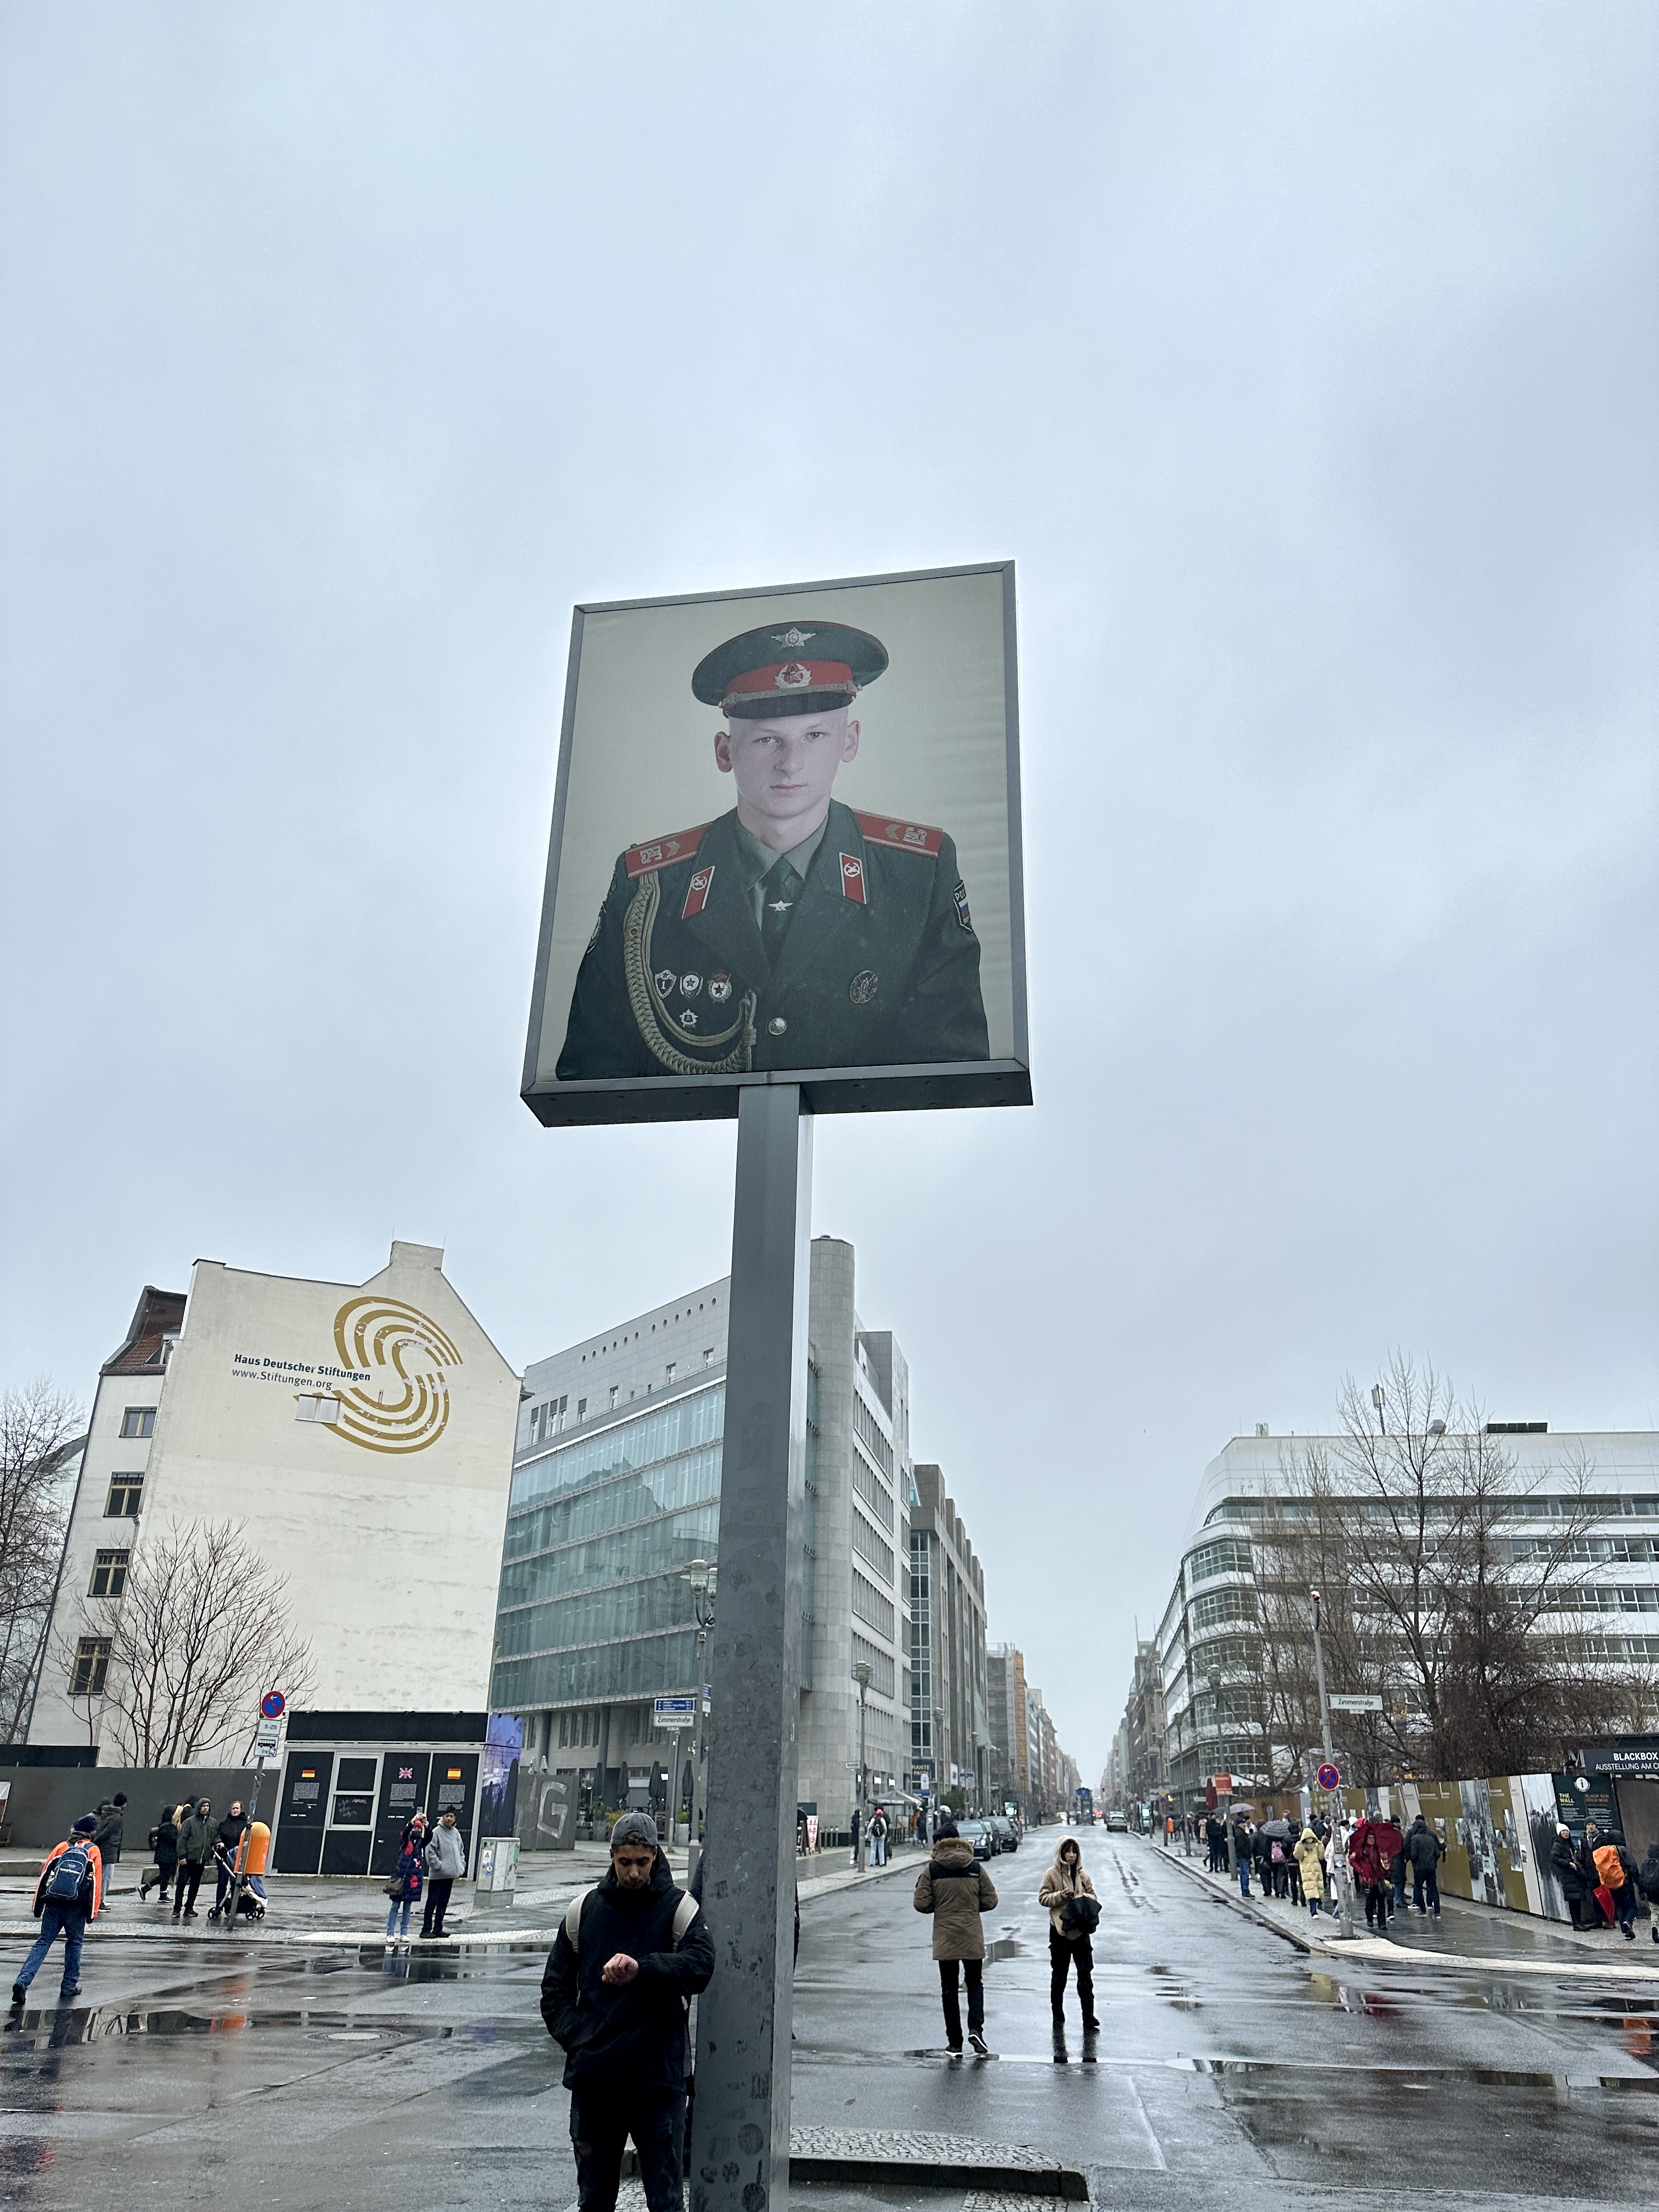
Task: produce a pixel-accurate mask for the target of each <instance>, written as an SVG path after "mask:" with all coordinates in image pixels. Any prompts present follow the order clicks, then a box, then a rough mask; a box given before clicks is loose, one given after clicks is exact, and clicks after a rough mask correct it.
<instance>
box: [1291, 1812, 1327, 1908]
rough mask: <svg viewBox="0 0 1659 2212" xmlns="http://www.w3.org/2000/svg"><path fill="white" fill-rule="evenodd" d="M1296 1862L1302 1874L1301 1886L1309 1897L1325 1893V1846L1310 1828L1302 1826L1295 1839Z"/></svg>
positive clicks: (1320, 1896)
mask: <svg viewBox="0 0 1659 2212" xmlns="http://www.w3.org/2000/svg"><path fill="white" fill-rule="evenodd" d="M1296 1863H1297V1867H1298V1869H1300V1871H1301V1875H1302V1887H1303V1890H1304V1893H1306V1895H1308V1896H1309V1897H1310V1898H1322V1897H1323V1896H1324V1894H1325V1846H1324V1844H1322V1843H1321V1842H1320V1840H1319V1838H1318V1837H1317V1836H1316V1835H1315V1833H1314V1832H1313V1830H1312V1829H1311V1828H1304V1830H1303V1831H1302V1833H1301V1834H1300V1835H1299V1836H1298V1837H1297V1839H1296Z"/></svg>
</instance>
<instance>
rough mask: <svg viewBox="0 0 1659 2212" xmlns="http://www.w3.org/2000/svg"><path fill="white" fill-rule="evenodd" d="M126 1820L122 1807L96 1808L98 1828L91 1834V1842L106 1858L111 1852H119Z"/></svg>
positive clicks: (107, 1806) (105, 1806)
mask: <svg viewBox="0 0 1659 2212" xmlns="http://www.w3.org/2000/svg"><path fill="white" fill-rule="evenodd" d="M126 1818H127V1816H126V1808H125V1806H124V1805H100V1807H99V1808H98V1826H96V1827H95V1828H94V1830H93V1832H92V1840H93V1842H94V1844H97V1846H98V1848H99V1850H100V1852H101V1853H103V1855H104V1856H105V1857H108V1856H109V1854H110V1853H111V1852H112V1851H118V1850H120V1848H121V1836H122V1832H123V1831H124V1830H125V1826H126Z"/></svg>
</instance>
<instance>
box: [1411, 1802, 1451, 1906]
mask: <svg viewBox="0 0 1659 2212" xmlns="http://www.w3.org/2000/svg"><path fill="white" fill-rule="evenodd" d="M1445 1856H1446V1846H1445V1845H1444V1844H1443V1843H1442V1842H1441V1840H1440V1838H1439V1837H1438V1836H1437V1835H1436V1833H1435V1832H1434V1830H1433V1829H1432V1828H1431V1826H1429V1824H1428V1822H1427V1821H1426V1820H1425V1819H1424V1817H1423V1815H1422V1814H1420V1813H1419V1814H1418V1816H1417V1818H1416V1819H1415V1820H1413V1822H1412V1825H1411V1832H1410V1833H1409V1834H1408V1835H1407V1838H1406V1859H1407V1864H1408V1865H1409V1866H1410V1868H1411V1870H1412V1904H1413V1906H1414V1908H1415V1909H1416V1910H1417V1911H1419V1912H1422V1913H1425V1914H1426V1913H1429V1912H1432V1913H1433V1915H1434V1917H1435V1918H1436V1919H1437V1920H1438V1919H1439V1917H1440V1876H1439V1872H1438V1869H1439V1865H1440V1862H1441V1860H1442V1859H1443V1858H1444V1857H1445ZM1425 1897H1426V1898H1427V1899H1428V1902H1427V1904H1426V1905H1425V1903H1424V1899H1425Z"/></svg>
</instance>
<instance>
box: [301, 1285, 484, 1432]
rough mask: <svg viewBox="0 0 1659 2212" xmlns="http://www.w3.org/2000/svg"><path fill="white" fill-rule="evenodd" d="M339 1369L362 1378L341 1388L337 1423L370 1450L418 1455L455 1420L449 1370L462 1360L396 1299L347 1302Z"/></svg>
mask: <svg viewBox="0 0 1659 2212" xmlns="http://www.w3.org/2000/svg"><path fill="white" fill-rule="evenodd" d="M334 1342H335V1346H336V1348H337V1351H338V1352H339V1355H340V1364H341V1365H342V1367H343V1368H346V1369H348V1370H349V1371H350V1373H351V1374H352V1375H353V1376H356V1377H357V1378H359V1379H357V1380H355V1381H352V1382H349V1383H348V1382H337V1383H335V1384H334V1386H333V1387H334V1389H335V1392H336V1394H337V1396H338V1398H339V1401H340V1410H339V1413H338V1414H337V1416H336V1418H335V1419H334V1421H333V1423H332V1424H331V1425H332V1426H333V1428H334V1430H335V1431H336V1433H337V1435H339V1436H343V1437H349V1438H350V1440H351V1442H352V1443H354V1444H361V1445H362V1447H363V1449H364V1450H365V1451H380V1452H417V1451H424V1450H425V1449H427V1447H428V1444H435V1443H437V1441H438V1439H439V1437H441V1436H442V1434H443V1432H444V1425H445V1424H446V1423H447V1420H448V1419H449V1385H448V1383H447V1381H446V1379H445V1373H444V1370H446V1369H447V1368H450V1367H459V1365H460V1364H461V1355H460V1353H459V1352H458V1351H457V1350H456V1349H455V1346H453V1343H451V1341H450V1340H449V1338H448V1337H447V1335H446V1334H444V1332H443V1330H442V1329H441V1328H439V1326H438V1324H437V1322H435V1321H433V1320H431V1319H430V1318H429V1317H428V1316H427V1315H426V1314H423V1313H422V1312H421V1311H420V1310H418V1309H417V1308H416V1307H415V1306H406V1305H402V1304H399V1303H398V1300H397V1299H396V1298H371V1297H363V1298H348V1299H347V1301H346V1303H345V1304H344V1305H343V1306H342V1307H341V1308H340V1310H339V1312H338V1313H337V1314H336V1315H335V1316H334Z"/></svg>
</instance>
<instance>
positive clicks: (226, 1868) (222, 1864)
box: [208, 1797, 248, 1920]
mask: <svg viewBox="0 0 1659 2212" xmlns="http://www.w3.org/2000/svg"><path fill="white" fill-rule="evenodd" d="M247 1828H248V1820H247V1814H246V1813H245V1812H244V1811H243V1810H242V1801H241V1799H240V1797H237V1798H234V1799H233V1801H232V1803H231V1808H230V1810H229V1812H228V1813H227V1814H226V1815H225V1817H224V1819H223V1820H221V1821H220V1823H219V1825H218V1826H217V1828H216V1830H215V1831H214V1836H215V1840H216V1850H215V1851H214V1854H213V1864H214V1871H215V1873H216V1875H217V1877H218V1880H217V1881H216V1885H215V1887H214V1893H213V1910H212V1911H211V1912H210V1913H209V1915H208V1918H209V1919H210V1920H216V1919H217V1918H218V1917H219V1916H220V1914H221V1913H222V1911H224V1909H225V1899H227V1898H228V1896H229V1894H230V1892H231V1888H232V1887H233V1885H234V1882H235V1880H236V1854H237V1852H238V1851H239V1850H240V1849H241V1847H242V1838H243V1837H244V1836H245V1835H246V1833H247Z"/></svg>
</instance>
